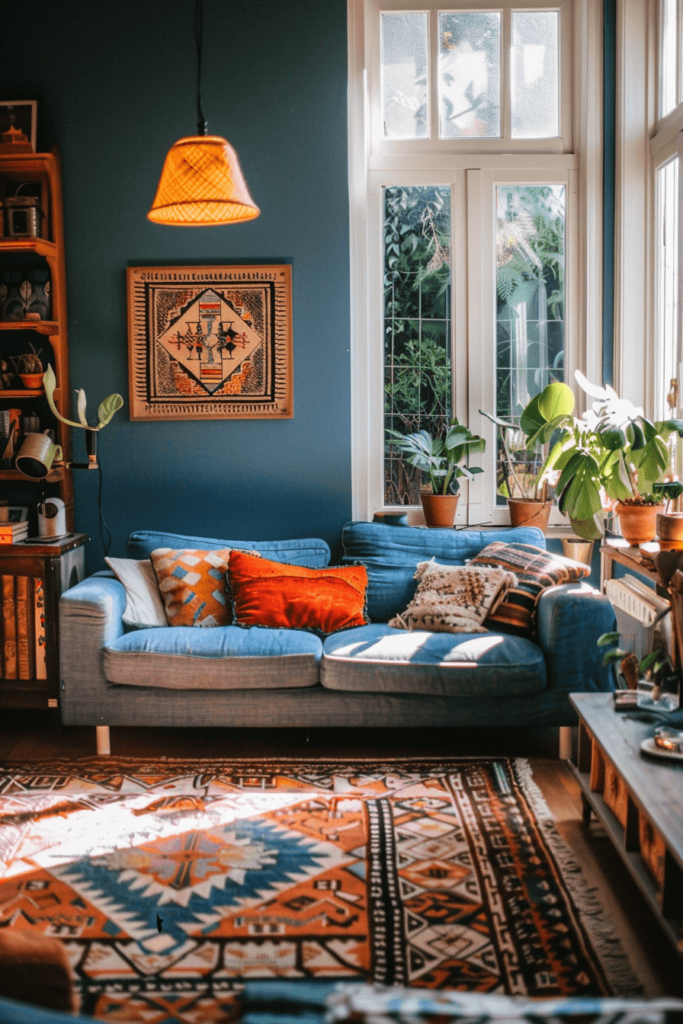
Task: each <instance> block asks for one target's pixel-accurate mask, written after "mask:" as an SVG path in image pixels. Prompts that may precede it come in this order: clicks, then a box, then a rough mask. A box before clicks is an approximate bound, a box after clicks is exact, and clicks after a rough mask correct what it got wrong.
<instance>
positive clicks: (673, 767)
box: [569, 693, 683, 954]
mask: <svg viewBox="0 0 683 1024" xmlns="http://www.w3.org/2000/svg"><path fill="white" fill-rule="evenodd" d="M569 699H570V701H571V703H572V704H573V706H574V708H575V709H576V711H577V713H578V715H579V749H578V756H577V760H576V761H575V762H574V763H573V764H571V765H570V767H571V768H572V770H573V772H574V776H575V778H576V780H577V782H578V784H579V786H580V787H581V803H582V807H583V821H584V825H588V823H589V821H590V818H591V815H592V814H594V815H595V816H596V818H597V819H598V821H600V823H601V824H602V826H603V827H604V829H605V831H606V833H607V835H608V837H609V839H610V840H611V842H612V844H613V846H614V848H615V849H616V850H617V852H618V853H619V856H620V857H621V859H622V860H623V862H624V864H625V865H626V868H627V869H628V871H629V872H630V874H631V877H632V879H633V881H634V883H635V884H636V886H637V887H638V888H639V889H640V891H641V893H642V894H643V896H644V897H645V899H646V901H647V903H648V904H649V905H650V907H651V908H652V910H654V912H655V916H656V918H657V920H658V921H659V923H660V924H661V926H662V928H663V930H664V933H665V935H667V937H668V938H669V939H670V940H671V942H672V943H673V944H674V946H675V948H676V950H677V951H678V953H680V954H683V762H680V761H672V760H664V759H660V758H656V757H650V756H647V755H644V754H642V753H641V752H640V745H641V743H642V741H643V740H644V739H646V738H649V737H651V736H652V735H653V733H654V725H652V724H647V723H645V722H638V721H634V720H633V719H630V718H628V717H627V716H626V715H625V714H623V713H619V712H617V711H615V710H614V699H613V697H612V694H611V693H572V694H570V695H569Z"/></svg>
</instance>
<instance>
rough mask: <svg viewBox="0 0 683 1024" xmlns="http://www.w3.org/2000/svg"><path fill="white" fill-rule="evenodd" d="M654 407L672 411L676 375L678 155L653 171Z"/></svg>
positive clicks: (658, 412)
mask: <svg viewBox="0 0 683 1024" xmlns="http://www.w3.org/2000/svg"><path fill="white" fill-rule="evenodd" d="M656 195H657V408H656V415H657V416H661V417H662V418H664V417H668V416H670V415H671V414H672V410H671V409H670V408H669V406H668V405H667V401H666V396H667V395H668V394H669V391H670V390H671V381H672V380H673V379H674V377H677V376H678V345H677V328H678V157H674V159H673V160H670V161H669V163H668V164H664V166H663V167H660V168H659V169H658V170H657V193H656Z"/></svg>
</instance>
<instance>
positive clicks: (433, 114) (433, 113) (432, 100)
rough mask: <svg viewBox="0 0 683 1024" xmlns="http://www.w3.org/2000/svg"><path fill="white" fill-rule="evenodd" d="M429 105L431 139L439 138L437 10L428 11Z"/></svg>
mask: <svg viewBox="0 0 683 1024" xmlns="http://www.w3.org/2000/svg"><path fill="white" fill-rule="evenodd" d="M428 65H429V106H430V117H429V123H430V126H431V139H432V140H438V139H439V137H440V136H439V115H440V111H439V12H438V11H430V12H429V53H428Z"/></svg>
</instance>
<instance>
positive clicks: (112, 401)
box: [43, 366, 123, 430]
mask: <svg viewBox="0 0 683 1024" xmlns="http://www.w3.org/2000/svg"><path fill="white" fill-rule="evenodd" d="M56 386H57V380H56V378H55V374H54V370H53V369H52V367H51V366H48V368H47V370H46V371H45V376H44V377H43V387H44V388H45V397H46V398H47V404H48V405H49V406H50V409H51V410H52V413H53V415H54V416H56V417H57V419H58V420H61V421H62V423H66V424H67V425H68V426H70V427H82V428H83V429H84V430H102V428H103V427H106V425H107V424H108V423H109V421H110V420H111V419H112V417H113V416H114V414H115V413H116V412H118V411H119V409H122V408H123V398H122V397H121V395H118V394H113V395H108V396H107V398H104V399H103V400H102V401H101V402H100V406H99V408H98V410H97V424H96V426H91V425H90V424H89V423H88V420H87V418H86V408H87V403H86V397H85V391H84V390H83V388H79V389H78V391H77V392H76V394H77V395H78V423H75V422H74V421H73V420H68V419H67V418H66V417H65V416H62V414H61V412H60V411H59V409H58V408H57V406H56V405H55V399H54V391H55V388H56Z"/></svg>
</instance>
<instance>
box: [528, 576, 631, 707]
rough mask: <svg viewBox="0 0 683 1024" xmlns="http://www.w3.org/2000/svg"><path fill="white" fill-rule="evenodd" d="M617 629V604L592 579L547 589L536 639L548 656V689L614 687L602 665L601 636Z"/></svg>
mask: <svg viewBox="0 0 683 1024" xmlns="http://www.w3.org/2000/svg"><path fill="white" fill-rule="evenodd" d="M614 628H615V618H614V611H613V609H612V605H611V604H610V601H609V599H608V598H607V597H605V595H604V594H601V593H600V592H599V591H597V590H595V588H594V587H591V586H590V585H589V584H588V583H566V584H563V585H562V586H559V587H549V588H548V590H544V591H543V593H542V594H541V597H540V599H539V602H538V609H537V618H536V643H537V644H538V645H539V647H540V648H541V650H542V651H543V654H544V655H545V662H546V670H547V680H548V689H552V690H566V691H567V692H572V693H594V692H599V691H610V690H613V689H614V681H613V676H612V672H611V669H610V668H609V667H607V668H605V667H604V666H603V664H602V654H603V652H602V651H601V650H600V648H599V647H598V646H597V641H598V637H599V636H601V635H602V634H603V633H608V632H610V631H611V630H613V629H614Z"/></svg>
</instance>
